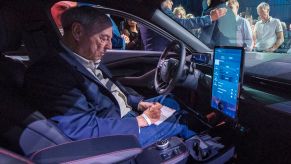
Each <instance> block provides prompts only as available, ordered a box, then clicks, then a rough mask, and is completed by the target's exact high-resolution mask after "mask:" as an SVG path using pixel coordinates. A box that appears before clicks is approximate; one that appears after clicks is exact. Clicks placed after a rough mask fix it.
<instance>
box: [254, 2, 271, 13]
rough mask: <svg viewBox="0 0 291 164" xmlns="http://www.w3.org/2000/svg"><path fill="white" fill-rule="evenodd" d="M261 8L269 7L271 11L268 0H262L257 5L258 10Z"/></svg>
mask: <svg viewBox="0 0 291 164" xmlns="http://www.w3.org/2000/svg"><path fill="white" fill-rule="evenodd" d="M259 9H268V10H269V11H270V5H269V4H268V3H266V2H261V3H260V4H259V5H258V7H257V11H259Z"/></svg>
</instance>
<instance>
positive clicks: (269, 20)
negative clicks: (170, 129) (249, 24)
mask: <svg viewBox="0 0 291 164" xmlns="http://www.w3.org/2000/svg"><path fill="white" fill-rule="evenodd" d="M271 19H272V17H271V16H269V19H268V20H267V21H266V22H264V21H263V20H262V23H263V24H266V23H269V22H271Z"/></svg>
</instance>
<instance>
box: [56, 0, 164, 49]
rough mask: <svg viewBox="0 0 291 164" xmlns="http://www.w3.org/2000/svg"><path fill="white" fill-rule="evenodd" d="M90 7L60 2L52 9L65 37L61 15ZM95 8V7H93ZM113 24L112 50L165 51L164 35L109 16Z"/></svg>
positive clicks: (129, 20) (128, 20) (140, 25)
mask: <svg viewBox="0 0 291 164" xmlns="http://www.w3.org/2000/svg"><path fill="white" fill-rule="evenodd" d="M80 5H90V4H88V3H77V2H71V1H60V2H57V3H55V4H54V5H53V6H52V7H51V15H52V18H53V20H54V22H55V24H56V27H57V28H58V29H59V31H60V33H61V34H62V35H63V27H62V23H61V15H62V13H63V12H64V11H66V10H68V9H69V8H72V7H76V6H80ZM92 6H94V5H92ZM108 16H109V17H110V19H111V22H112V34H113V35H112V36H113V37H112V40H111V41H112V49H117V50H118V49H119V50H146V51H163V50H164V48H165V47H166V45H167V44H168V42H169V41H168V40H167V39H166V38H164V37H163V36H162V35H160V34H158V33H156V32H154V31H153V30H151V29H149V28H147V27H146V26H144V25H142V24H141V23H140V22H137V21H134V20H131V19H126V18H123V17H119V16H113V15H108Z"/></svg>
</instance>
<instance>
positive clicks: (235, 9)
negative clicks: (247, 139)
mask: <svg viewBox="0 0 291 164" xmlns="http://www.w3.org/2000/svg"><path fill="white" fill-rule="evenodd" d="M228 7H229V8H231V10H232V11H233V13H234V14H235V15H237V12H238V9H239V4H238V2H231V3H229V4H228Z"/></svg>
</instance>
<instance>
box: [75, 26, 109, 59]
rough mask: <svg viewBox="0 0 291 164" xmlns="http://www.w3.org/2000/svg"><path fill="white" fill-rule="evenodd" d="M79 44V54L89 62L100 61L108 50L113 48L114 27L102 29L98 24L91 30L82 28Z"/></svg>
mask: <svg viewBox="0 0 291 164" xmlns="http://www.w3.org/2000/svg"><path fill="white" fill-rule="evenodd" d="M81 30H82V32H81V34H80V39H79V40H77V42H78V52H77V53H78V54H79V55H81V56H83V57H84V58H86V59H88V60H93V61H98V60H100V59H101V58H102V56H103V55H104V53H105V52H106V50H108V49H111V48H112V43H111V38H112V26H111V25H107V26H106V27H102V26H101V27H100V26H98V25H97V24H95V25H94V27H91V30H88V29H85V28H81Z"/></svg>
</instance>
